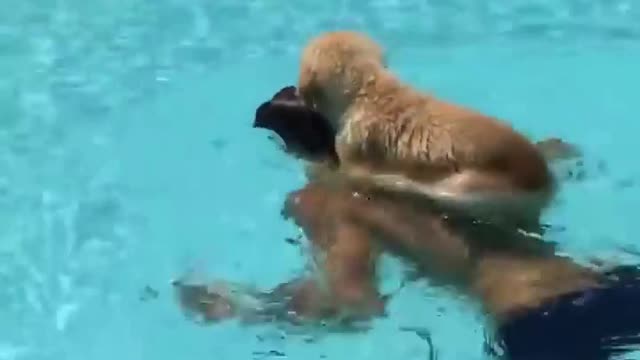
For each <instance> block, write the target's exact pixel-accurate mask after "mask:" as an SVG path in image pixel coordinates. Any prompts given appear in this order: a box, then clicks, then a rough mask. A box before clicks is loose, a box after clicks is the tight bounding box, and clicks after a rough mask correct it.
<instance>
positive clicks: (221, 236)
mask: <svg viewBox="0 0 640 360" xmlns="http://www.w3.org/2000/svg"><path fill="white" fill-rule="evenodd" d="M3 5H4V10H3V11H0V70H1V71H2V74H3V75H2V77H0V213H1V216H0V280H1V281H2V286H0V304H2V306H0V360H13V359H56V360H61V359H69V360H71V359H78V360H81V359H82V360H89V359H91V360H93V359H95V360H99V359H105V360H106V359H109V360H111V359H155V360H164V359H228V360H234V359H238V360H240V359H252V358H261V356H264V355H259V354H257V353H256V352H267V355H266V356H267V357H264V358H269V356H271V357H275V358H278V355H282V354H285V355H286V356H287V357H288V358H289V359H350V360H356V359H358V360H359V359H373V360H375V359H388V358H394V359H426V358H427V357H428V354H429V352H430V351H431V350H432V349H431V348H430V345H429V344H428V342H426V341H425V340H424V339H421V338H420V337H419V336H417V335H416V333H415V332H411V331H402V328H406V327H418V328H421V329H425V331H428V332H429V333H430V334H431V337H432V343H433V347H434V348H435V350H436V351H437V353H438V358H439V359H446V360H448V359H451V360H454V359H481V358H482V351H481V350H482V348H481V347H482V341H483V331H484V322H483V318H482V316H481V315H480V313H479V312H478V311H477V309H475V308H474V307H473V306H472V305H471V304H469V302H468V301H466V300H465V299H461V298H459V297H458V296H457V295H455V294H449V293H446V292H444V291H442V290H437V289H432V288H430V287H429V286H428V284H425V283H417V284H412V285H410V286H408V287H406V288H404V289H403V290H402V291H401V292H400V293H399V294H398V295H397V296H396V297H395V298H394V299H393V301H392V302H391V304H390V308H389V310H390V317H389V318H387V319H384V320H380V321H377V322H376V323H375V326H374V328H373V330H371V331H370V332H368V333H366V334H358V335H344V334H340V335H337V334H336V335H324V336H322V335H321V334H319V335H317V336H316V337H314V338H309V336H308V335H304V336H302V335H301V336H293V335H287V336H284V335H283V334H282V333H280V332H279V331H278V330H277V329H276V328H275V327H273V326H260V327H255V328H250V329H247V328H242V327H240V326H238V325H237V324H234V323H225V324H223V325H220V326H213V327H201V326H198V325H194V324H193V323H192V322H190V321H188V320H187V319H185V317H184V316H183V315H182V314H181V313H180V311H179V310H178V309H177V307H176V304H175V302H174V299H173V297H172V296H171V294H170V286H169V282H170V280H171V279H173V278H175V277H176V276H179V275H181V274H183V273H185V272H187V271H189V270H190V269H191V270H193V271H195V272H196V273H199V274H202V275H206V276H208V277H218V278H225V279H229V280H235V281H243V282H250V283H252V284H256V285H258V286H260V287H264V288H268V287H270V286H273V285H276V284H277V283H278V282H280V281H283V280H285V279H288V278H289V277H291V276H293V275H294V274H296V273H297V272H299V271H300V270H301V269H302V268H303V266H304V254H301V253H300V250H299V249H297V248H295V247H292V246H290V245H289V244H287V243H286V242H285V241H284V239H285V238H287V237H292V236H296V234H297V233H298V231H297V229H295V228H294V227H293V225H291V224H289V223H286V222H284V221H283V220H282V219H281V218H280V215H279V210H280V206H281V204H282V201H283V199H284V196H285V194H286V193H287V192H288V191H291V190H294V189H296V187H297V186H299V185H301V184H302V183H303V178H302V173H301V168H300V166H299V164H297V163H295V162H294V161H292V160H291V159H289V158H286V157H285V156H284V155H283V154H281V153H280V152H279V151H278V150H277V148H276V147H275V146H274V145H273V144H272V143H270V142H269V141H268V140H267V139H266V134H265V133H263V132H259V131H257V130H254V129H251V126H250V124H251V121H252V120H253V112H254V109H255V107H256V106H257V105H258V104H259V103H260V102H261V101H263V100H264V99H265V98H267V97H268V96H271V94H272V93H273V92H274V91H275V90H277V89H279V88H280V87H282V86H283V85H286V84H290V83H293V82H294V81H295V77H296V66H297V54H298V52H299V50H300V47H301V46H302V45H303V44H304V41H306V39H308V37H309V36H312V35H315V34H317V33H318V32H321V31H324V30H329V29H336V28H351V29H360V30H365V31H367V32H369V33H370V34H372V35H373V36H375V37H376V38H377V39H378V40H379V41H380V42H382V43H383V44H384V45H385V46H386V47H387V48H388V50H389V52H390V62H391V66H392V68H393V69H394V70H395V71H396V72H397V73H398V75H399V76H401V77H402V78H404V79H406V80H407V81H409V82H411V83H412V84H414V85H415V86H417V87H420V88H423V89H425V90H432V91H434V92H435V93H437V94H439V95H440V96H442V97H444V98H446V99H449V100H452V101H456V102H458V103H462V104H465V105H468V106H472V107H475V108H477V109H480V110H483V111H485V112H486V113H489V114H492V115H496V116H499V117H501V118H504V119H508V120H509V121H511V122H512V123H513V124H514V126H515V127H517V128H518V129H520V130H522V131H523V132H525V133H526V134H528V135H530V136H531V137H534V138H542V137H545V136H560V137H563V138H565V139H566V140H569V141H572V142H575V143H577V144H579V145H580V146H581V147H582V148H583V150H584V152H585V153H586V160H585V164H584V174H583V176H578V177H579V179H578V180H573V181H570V182H569V183H567V185H566V186H565V187H564V188H563V190H562V193H561V194H560V198H559V201H558V204H557V205H556V206H554V208H553V209H552V210H551V211H550V212H549V214H548V215H547V217H548V219H547V220H548V222H550V223H552V224H554V225H556V228H557V229H558V230H557V231H555V232H553V235H552V237H553V240H557V241H559V242H560V243H561V245H562V248H563V250H564V251H565V252H567V253H568V254H570V255H572V256H574V257H576V258H577V259H580V260H583V261H587V260H588V259H589V258H590V257H593V256H599V257H604V258H606V259H617V260H618V261H625V262H639V261H640V260H638V259H636V258H634V256H633V255H632V254H633V252H634V247H635V246H636V244H637V240H636V236H635V226H634V225H635V223H636V221H638V220H637V216H636V204H638V201H639V200H640V187H639V185H640V184H639V183H638V181H640V164H638V162H637V159H636V155H635V153H634V149H635V148H637V145H636V144H634V142H635V141H636V139H637V133H638V131H640V126H639V125H638V115H637V114H638V112H637V106H638V100H639V98H638V84H639V83H640V71H638V64H639V63H640V6H639V4H637V3H635V2H633V1H631V0H625V1H622V0H607V1H604V0H598V1H585V0H511V1H498V0H488V1H472V0H446V1H445V0H404V1H394V0H376V1H370V2H367V1H357V0H332V1H319V0H297V1H295V2H291V1H286V2H285V1H281V0H272V1H267V0H252V1H236V0H216V1H213V0H210V1H207V0H192V1H186V0H129V1H123V0H92V1H80V0H57V1H46V0H42V1H34V0H26V1H25V0H6V1H5V2H4V3H3ZM383 278H384V284H383V287H384V288H385V289H387V290H393V289H394V288H396V287H397V286H398V284H399V282H400V280H401V270H400V267H399V264H397V263H394V262H393V261H392V260H388V261H385V264H384V268H383ZM147 286H149V287H151V288H153V289H155V290H156V291H157V293H158V296H157V298H153V297H151V298H149V296H146V300H145V299H143V300H144V301H143V300H141V297H145V292H144V290H143V289H144V288H145V287H147ZM270 350H275V351H276V352H278V353H271V354H270V355H269V354H268V352H269V351H270ZM638 358H640V357H638Z"/></svg>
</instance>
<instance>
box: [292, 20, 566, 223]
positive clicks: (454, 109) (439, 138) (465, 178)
mask: <svg viewBox="0 0 640 360" xmlns="http://www.w3.org/2000/svg"><path fill="white" fill-rule="evenodd" d="M298 88H299V92H300V95H301V97H302V98H303V99H304V101H305V103H306V104H307V105H308V106H311V107H312V108H313V109H315V110H316V111H318V112H320V113H321V114H322V115H324V116H325V117H327V118H328V120H329V121H330V123H331V125H332V126H333V127H334V130H335V131H336V133H337V136H336V150H337V154H338V157H339V160H340V163H341V170H342V172H344V173H346V174H347V175H348V177H349V178H351V179H359V180H364V181H365V183H373V184H374V185H376V186H377V185H379V186H383V187H385V188H387V189H394V188H395V189H398V190H402V191H410V192H417V193H421V194H424V195H426V196H428V197H430V198H432V199H433V200H436V201H437V202H439V203H440V204H443V205H447V206H453V207H454V208H456V207H457V208H461V209H463V210H464V211H472V212H473V213H474V215H477V216H490V217H491V219H492V220H497V219H500V220H504V219H502V216H500V215H501V214H502V215H504V214H509V219H510V221H515V222H518V223H536V222H537V221H538V218H539V216H540V213H541V211H542V209H544V208H545V207H546V206H547V205H548V203H549V201H550V200H551V198H552V196H553V194H554V192H555V182H554V179H553V176H552V174H551V172H550V170H549V168H548V166H547V163H546V161H545V159H544V157H543V154H541V153H540V152H539V151H538V150H537V149H536V147H535V146H534V145H533V144H532V143H531V142H530V141H529V140H527V139H526V138H525V137H524V136H523V135H521V134H519V133H517V132H516V131H515V130H514V129H512V128H511V127H509V126H508V125H507V124H504V123H502V122H500V121H498V120H496V119H493V118H491V117H489V116H485V115H482V114H480V113H478V112H475V111H473V110H470V109H466V108H463V107H460V106H457V105H453V104H449V103H446V102H444V101H442V100H438V99H436V98H434V97H432V96H429V95H426V94H423V93H421V92H419V91H417V90H415V89H413V88H411V87H409V86H408V85H405V84H403V83H402V82H401V81H400V80H399V79H398V78H397V77H396V76H394V75H393V74H392V73H391V72H390V71H388V70H387V68H386V62H385V58H384V52H383V50H382V49H381V47H380V46H379V45H378V44H376V43H375V42H374V41H373V40H371V39H369V38H368V37H366V36H364V35H362V34H359V33H355V32H346V31H345V32H331V33H326V34H324V35H321V36H320V37H318V38H315V39H313V40H311V41H310V42H309V44H308V45H307V47H306V48H305V49H304V51H303V54H302V59H301V64H300V75H299V84H298ZM495 216H499V218H496V217H495ZM514 217H515V218H514Z"/></svg>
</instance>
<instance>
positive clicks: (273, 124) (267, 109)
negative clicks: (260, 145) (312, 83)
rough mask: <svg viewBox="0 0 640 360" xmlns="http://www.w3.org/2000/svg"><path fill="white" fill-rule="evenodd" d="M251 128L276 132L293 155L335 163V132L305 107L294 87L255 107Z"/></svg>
mask: <svg viewBox="0 0 640 360" xmlns="http://www.w3.org/2000/svg"><path fill="white" fill-rule="evenodd" d="M253 127H254V128H262V129H268V130H271V131H273V132H275V133H276V134H277V135H278V136H279V137H280V138H281V139H282V141H283V142H284V143H285V147H286V149H285V150H286V151H287V152H288V153H290V154H292V155H294V156H297V157H300V158H303V159H305V160H309V161H330V162H335V163H337V155H336V151H335V132H334V131H333V129H332V127H331V126H330V125H329V123H328V121H327V119H326V118H325V117H323V116H322V115H321V114H319V113H318V112H316V111H313V110H312V109H310V108H309V107H307V106H305V104H304V103H303V102H302V100H301V99H300V98H299V97H298V94H297V93H296V88H295V87H293V86H287V87H285V88H283V89H281V90H280V91H279V92H278V93H276V95H274V96H273V98H272V99H271V100H270V101H267V102H265V103H263V104H262V105H260V107H258V109H257V111H256V117H255V120H254V123H253Z"/></svg>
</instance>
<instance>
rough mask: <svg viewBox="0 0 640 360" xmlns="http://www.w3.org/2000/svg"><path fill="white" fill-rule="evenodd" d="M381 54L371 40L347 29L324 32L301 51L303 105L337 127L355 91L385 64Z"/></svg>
mask: <svg viewBox="0 0 640 360" xmlns="http://www.w3.org/2000/svg"><path fill="white" fill-rule="evenodd" d="M386 65H387V64H386V60H385V54H384V51H383V49H382V47H380V45H378V44H377V43H376V42H375V41H374V40H373V39H371V38H369V37H367V36H365V35H364V34H361V33H357V32H351V31H337V32H329V33H325V34H323V35H321V36H319V37H317V38H314V39H312V40H311V41H310V42H309V43H308V44H307V46H306V47H305V49H304V50H303V52H302V58H301V62H300V74H299V79H298V89H299V92H300V95H301V97H302V99H303V100H304V102H305V104H307V105H308V106H310V107H312V108H313V109H314V110H317V111H318V112H320V113H322V114H323V115H324V116H325V117H327V118H328V120H329V121H330V122H331V124H332V126H333V127H334V129H336V128H338V127H339V125H340V124H337V120H338V119H337V117H338V116H339V115H340V114H341V112H342V111H344V110H345V108H346V107H347V106H349V104H350V103H351V102H352V101H353V99H354V97H355V96H356V95H357V94H358V92H359V91H360V90H361V89H362V88H363V86H365V85H366V84H367V82H370V81H374V80H375V77H376V75H377V74H378V72H379V71H380V69H382V68H384V67H386Z"/></svg>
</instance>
